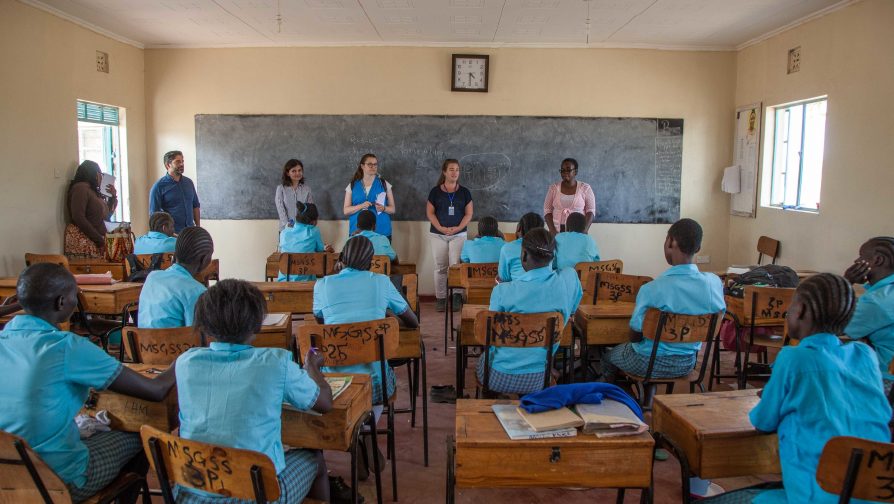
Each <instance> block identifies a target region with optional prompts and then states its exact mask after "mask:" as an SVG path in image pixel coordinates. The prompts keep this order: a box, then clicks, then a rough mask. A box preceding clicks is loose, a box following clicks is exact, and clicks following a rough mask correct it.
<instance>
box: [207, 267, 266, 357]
mask: <svg viewBox="0 0 894 504" xmlns="http://www.w3.org/2000/svg"><path fill="white" fill-rule="evenodd" d="M195 309H196V312H195V328H196V331H198V332H199V333H201V334H202V335H204V336H205V337H206V338H207V339H213V340H217V341H221V342H224V343H237V344H249V343H251V342H252V341H253V340H254V337H255V334H257V333H258V332H260V330H261V324H262V323H263V322H264V316H265V315H266V314H267V302H266V301H264V296H263V294H261V291H260V290H258V288H257V287H255V286H254V285H252V284H250V283H248V282H246V281H244V280H234V279H226V280H221V281H220V282H217V283H216V284H214V285H213V286H211V287H210V288H209V289H208V290H207V291H205V292H204V293H203V294H202V295H201V296H199V299H198V300H197V301H196V308H195Z"/></svg>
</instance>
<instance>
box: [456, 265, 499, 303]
mask: <svg viewBox="0 0 894 504" xmlns="http://www.w3.org/2000/svg"><path fill="white" fill-rule="evenodd" d="M498 269H499V263H475V264H473V263H463V265H462V266H460V272H459V284H460V286H462V288H463V289H465V290H466V302H467V303H469V304H488V303H490V294H491V292H493V290H494V287H495V286H496V285H497V270H498Z"/></svg>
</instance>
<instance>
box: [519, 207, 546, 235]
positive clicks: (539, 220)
mask: <svg viewBox="0 0 894 504" xmlns="http://www.w3.org/2000/svg"><path fill="white" fill-rule="evenodd" d="M544 224H545V222H543V217H541V216H540V214H538V213H534V212H528V213H526V214H524V215H522V218H521V219H519V221H518V237H519V238H524V236H525V235H526V234H528V232H530V231H533V230H535V229H538V228H540V229H542V228H543V226H544Z"/></svg>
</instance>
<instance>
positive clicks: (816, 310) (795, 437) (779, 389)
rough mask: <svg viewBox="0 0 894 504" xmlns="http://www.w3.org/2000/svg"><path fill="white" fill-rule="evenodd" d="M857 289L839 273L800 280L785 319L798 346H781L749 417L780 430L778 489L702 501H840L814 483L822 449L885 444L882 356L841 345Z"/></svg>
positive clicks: (887, 433) (888, 413) (887, 434)
mask: <svg viewBox="0 0 894 504" xmlns="http://www.w3.org/2000/svg"><path fill="white" fill-rule="evenodd" d="M855 302H856V301H855V298H854V291H853V289H852V288H851V286H850V284H849V283H848V282H847V281H846V280H845V279H844V278H841V277H840V276H838V275H833V274H830V273H822V274H819V275H814V276H812V277H809V278H807V279H805V280H804V281H802V282H801V284H800V285H799V286H798V289H797V290H796V291H795V296H794V298H793V299H792V304H791V306H790V307H789V309H788V312H786V315H785V324H786V326H787V327H788V331H789V334H790V335H791V336H792V337H793V338H798V339H800V340H801V342H800V344H798V346H788V347H785V348H783V349H782V350H780V351H779V354H778V355H777V356H776V362H775V363H774V365H773V374H771V375H770V380H769V381H768V382H767V385H766V387H764V390H763V392H762V393H761V399H760V402H758V404H757V406H755V407H754V409H752V410H751V413H750V414H749V415H748V416H749V418H750V420H751V423H752V424H753V425H754V426H755V427H756V428H757V429H758V430H760V431H762V432H776V433H778V434H779V462H780V465H781V466H782V483H783V486H784V488H783V489H781V490H779V489H777V490H764V491H760V490H758V489H755V488H749V489H744V490H740V491H737V492H730V493H729V494H727V495H721V496H718V497H717V498H716V499H707V500H704V501H702V502H706V503H707V502H712V503H716V502H733V501H735V502H745V500H744V499H741V500H739V499H735V497H742V496H744V495H743V494H745V495H747V494H751V495H754V494H757V495H756V497H755V498H754V501H753V502H755V503H766V502H791V503H796V502H797V503H800V502H811V503H825V502H828V503H835V502H838V496H837V495H832V494H830V493H827V492H825V491H824V490H822V489H821V488H820V486H819V484H817V482H816V468H817V465H818V464H819V458H820V454H821V453H822V451H823V447H824V446H825V445H826V442H828V441H829V439H831V438H833V437H835V436H855V437H860V438H865V439H870V440H873V441H880V442H884V443H887V442H889V441H890V439H891V432H890V431H889V430H888V421H889V420H890V419H891V407H890V406H889V405H888V400H887V398H886V397H885V394H884V392H883V390H882V382H881V374H880V373H879V370H878V359H876V357H875V354H874V353H873V351H872V349H871V348H869V346H867V345H864V344H863V343H849V344H842V343H841V341H840V340H839V339H838V337H837V335H839V334H841V333H842V331H843V330H844V328H845V326H846V325H847V323H848V320H849V319H850V318H851V314H852V313H853V312H854V304H855Z"/></svg>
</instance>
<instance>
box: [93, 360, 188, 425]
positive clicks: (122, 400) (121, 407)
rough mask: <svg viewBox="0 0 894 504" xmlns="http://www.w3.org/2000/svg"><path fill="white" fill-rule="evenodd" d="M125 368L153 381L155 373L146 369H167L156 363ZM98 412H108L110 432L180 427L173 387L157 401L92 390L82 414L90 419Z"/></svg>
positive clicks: (175, 390) (128, 365) (175, 392)
mask: <svg viewBox="0 0 894 504" xmlns="http://www.w3.org/2000/svg"><path fill="white" fill-rule="evenodd" d="M125 366H127V367H129V368H130V369H133V370H134V371H136V372H138V373H140V374H142V375H143V376H148V377H149V378H155V377H156V376H158V373H151V372H148V370H150V369H155V370H159V371H164V370H165V369H166V366H160V365H158V364H125ZM100 410H106V411H108V412H109V419H110V420H111V421H112V424H111V428H112V429H113V430H120V431H126V432H140V427H142V426H143V425H151V426H152V427H155V428H156V429H159V430H163V431H165V432H171V431H172V430H174V429H176V428H177V426H178V425H180V421H179V419H178V413H179V408H178V404H177V388H176V387H174V388H172V389H171V391H170V392H169V393H168V395H167V397H165V398H164V399H163V400H162V401H160V402H155V401H147V400H145V399H138V398H136V397H132V396H128V395H124V394H119V393H117V392H112V391H111V390H102V391H93V390H91V391H90V396H89V397H88V398H87V402H86V403H84V407H83V408H82V409H81V413H84V414H87V415H90V416H93V415H95V414H96V412H97V411H100Z"/></svg>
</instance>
